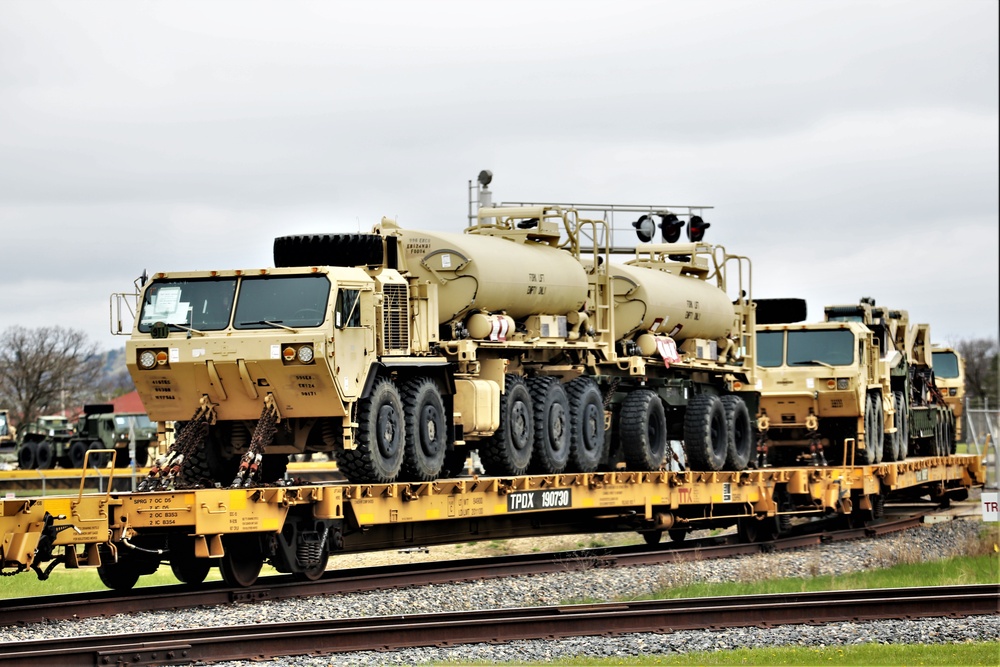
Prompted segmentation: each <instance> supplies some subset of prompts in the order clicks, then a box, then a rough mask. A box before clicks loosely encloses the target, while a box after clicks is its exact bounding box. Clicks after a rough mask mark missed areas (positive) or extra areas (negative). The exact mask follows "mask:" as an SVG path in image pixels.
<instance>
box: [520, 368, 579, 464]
mask: <svg viewBox="0 0 1000 667" xmlns="http://www.w3.org/2000/svg"><path fill="white" fill-rule="evenodd" d="M528 391H529V392H530V393H531V402H532V404H533V405H534V409H535V412H534V414H533V415H532V417H533V418H534V422H535V445H534V450H533V452H532V455H531V462H530V463H529V464H528V470H530V471H531V472H533V473H539V474H543V475H544V474H553V475H554V474H559V473H561V472H563V471H564V470H566V465H567V464H568V463H569V431H570V426H569V398H568V397H567V396H566V390H565V389H563V386H562V383H561V382H559V380H558V379H557V378H554V377H534V378H531V379H529V380H528Z"/></svg>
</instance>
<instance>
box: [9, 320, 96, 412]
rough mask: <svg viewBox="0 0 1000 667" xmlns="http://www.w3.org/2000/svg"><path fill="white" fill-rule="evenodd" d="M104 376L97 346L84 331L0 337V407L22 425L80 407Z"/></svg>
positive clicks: (13, 332)
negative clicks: (8, 410) (49, 414)
mask: <svg viewBox="0 0 1000 667" xmlns="http://www.w3.org/2000/svg"><path fill="white" fill-rule="evenodd" d="M101 370H102V359H101V355H100V354H99V353H98V351H97V346H96V344H94V343H91V342H90V341H89V340H88V339H87V336H86V334H84V333H83V332H82V331H77V330H73V329H65V328H63V327H58V326H56V327H39V328H37V329H27V328H25V327H20V326H14V327H10V328H9V329H6V330H5V331H4V332H3V333H2V334H0V404H2V405H4V406H5V407H7V408H8V409H10V410H12V412H13V413H14V414H15V415H16V417H17V419H18V423H20V424H25V423H29V422H32V421H34V420H35V418H36V417H38V416H39V415H42V414H46V413H52V412H59V411H60V410H64V409H65V408H66V407H71V406H76V405H80V404H82V403H83V402H84V401H85V400H87V399H88V398H89V397H90V396H91V395H92V394H93V391H94V388H95V386H96V384H97V382H98V380H99V379H100V376H101Z"/></svg>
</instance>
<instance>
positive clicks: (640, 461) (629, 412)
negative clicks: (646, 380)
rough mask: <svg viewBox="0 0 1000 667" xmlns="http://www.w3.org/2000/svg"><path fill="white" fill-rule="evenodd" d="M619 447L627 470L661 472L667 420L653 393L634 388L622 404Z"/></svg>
mask: <svg viewBox="0 0 1000 667" xmlns="http://www.w3.org/2000/svg"><path fill="white" fill-rule="evenodd" d="M619 428H620V429H621V441H622V448H623V451H624V454H625V464H626V465H627V466H628V469H629V470H660V469H661V468H662V467H663V461H664V458H665V457H666V454H667V417H666V414H665V413H664V411H663V401H661V400H660V397H659V396H658V395H657V394H656V392H654V391H651V390H649V389H636V390H634V391H631V392H629V393H628V395H627V396H626V397H625V402H624V403H623V404H622V413H621V419H620V421H619Z"/></svg>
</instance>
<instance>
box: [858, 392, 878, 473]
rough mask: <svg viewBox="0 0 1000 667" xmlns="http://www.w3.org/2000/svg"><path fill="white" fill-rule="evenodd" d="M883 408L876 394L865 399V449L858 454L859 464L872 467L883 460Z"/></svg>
mask: <svg viewBox="0 0 1000 667" xmlns="http://www.w3.org/2000/svg"><path fill="white" fill-rule="evenodd" d="M881 417H882V406H881V405H880V404H879V402H878V398H877V397H876V396H875V394H868V397H867V399H865V448H864V449H862V450H860V451H859V452H858V463H860V464H861V465H871V464H874V463H878V462H879V461H881V460H882V442H883V431H884V429H883V425H882V419H881Z"/></svg>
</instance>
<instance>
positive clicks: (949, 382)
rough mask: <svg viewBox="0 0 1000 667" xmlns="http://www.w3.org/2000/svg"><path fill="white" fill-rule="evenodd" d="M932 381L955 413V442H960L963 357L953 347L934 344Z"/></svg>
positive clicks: (963, 383) (963, 388) (963, 407)
mask: <svg viewBox="0 0 1000 667" xmlns="http://www.w3.org/2000/svg"><path fill="white" fill-rule="evenodd" d="M931 357H933V359H934V383H935V384H936V385H937V388H938V390H939V391H940V392H941V396H943V397H944V401H945V403H946V404H947V405H948V407H950V408H951V412H952V414H954V415H955V437H954V439H955V442H956V443H957V442H961V441H962V438H963V434H962V422H963V421H964V420H963V419H962V417H963V416H964V415H965V359H963V358H962V355H960V354H959V353H958V352H957V351H955V349H954V348H951V347H944V346H941V347H938V346H936V345H935V346H934V349H933V350H932V351H931Z"/></svg>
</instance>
